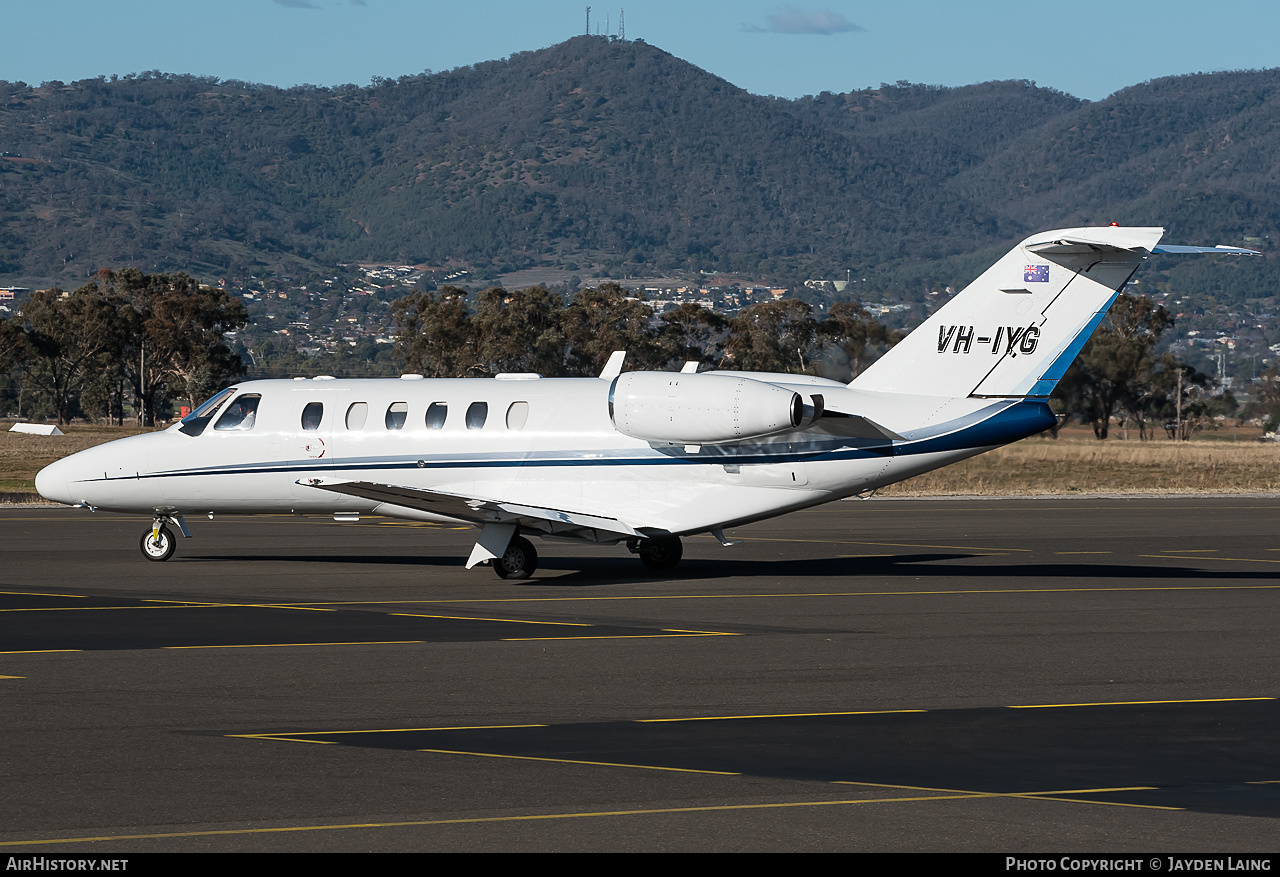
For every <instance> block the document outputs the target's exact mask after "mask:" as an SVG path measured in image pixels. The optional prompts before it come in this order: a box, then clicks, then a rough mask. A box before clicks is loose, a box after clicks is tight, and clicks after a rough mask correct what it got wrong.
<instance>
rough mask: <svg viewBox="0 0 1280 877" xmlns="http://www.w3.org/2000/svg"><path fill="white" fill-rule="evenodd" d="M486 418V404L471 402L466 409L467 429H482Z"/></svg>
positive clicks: (487, 415)
mask: <svg viewBox="0 0 1280 877" xmlns="http://www.w3.org/2000/svg"><path fill="white" fill-rule="evenodd" d="M488 417H489V403H488V402H472V403H471V405H470V407H468V408H467V429H482V428H483V427H484V422H485V420H486V419H488Z"/></svg>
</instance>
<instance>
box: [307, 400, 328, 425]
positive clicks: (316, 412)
mask: <svg viewBox="0 0 1280 877" xmlns="http://www.w3.org/2000/svg"><path fill="white" fill-rule="evenodd" d="M322 420H324V403H323V402H308V403H307V407H306V408H303V409H302V428H303V429H305V430H307V431H314V430H317V429H319V428H320V421H322Z"/></svg>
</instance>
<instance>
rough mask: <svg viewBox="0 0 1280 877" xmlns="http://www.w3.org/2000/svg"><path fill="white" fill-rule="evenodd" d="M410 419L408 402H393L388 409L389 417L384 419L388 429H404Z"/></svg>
mask: <svg viewBox="0 0 1280 877" xmlns="http://www.w3.org/2000/svg"><path fill="white" fill-rule="evenodd" d="M408 417H409V403H408V402H392V403H391V406H390V407H389V408H387V416H386V417H384V418H383V422H384V423H386V425H387V429H404V422H405V420H406V419H407V418H408Z"/></svg>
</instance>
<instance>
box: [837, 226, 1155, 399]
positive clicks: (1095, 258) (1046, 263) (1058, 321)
mask: <svg viewBox="0 0 1280 877" xmlns="http://www.w3.org/2000/svg"><path fill="white" fill-rule="evenodd" d="M1163 234H1164V229H1162V228H1120V227H1117V226H1109V227H1104V228H1072V229H1062V230H1058V231H1047V232H1043V233H1041V234H1037V235H1033V236H1031V237H1029V238H1027V239H1026V240H1025V241H1023V242H1022V243H1021V244H1019V245H1018V246H1016V247H1014V249H1013V250H1011V251H1010V252H1009V253H1008V254H1007V255H1006V256H1005V257H1004V258H1002V259H1001V260H1000V261H999V262H997V263H996V264H995V265H993V266H992V267H991V268H989V269H987V270H986V271H985V272H983V274H982V276H980V277H979V278H978V279H977V280H975V281H973V283H971V284H969V285H968V286H967V287H965V288H964V290H963V291H962V292H961V293H960V294H959V295H957V296H956V297H955V298H954V299H953V300H952V301H950V302H948V303H947V304H946V305H945V306H944V307H943V308H942V309H941V310H939V311H938V312H937V313H936V314H934V315H933V316H932V317H930V318H929V319H928V320H926V321H925V322H924V323H923V324H921V325H920V327H919V328H917V329H916V330H915V331H914V332H912V333H911V334H910V335H908V336H907V337H906V338H905V339H903V340H902V341H901V342H899V343H898V344H897V345H896V346H895V347H894V348H893V349H892V350H890V351H889V352H888V353H887V354H885V355H884V356H883V357H881V358H880V359H879V360H878V361H876V362H875V363H874V364H872V365H871V367H870V368H868V369H867V370H866V371H865V372H863V373H862V374H861V375H859V376H858V377H857V379H855V380H854V381H853V383H851V384H850V386H851V387H854V388H856V389H859V390H875V391H883V392H892V393H914V394H920V395H928V396H950V397H961V396H972V397H977V398H1026V397H1033V398H1037V397H1038V398H1043V397H1046V396H1048V395H1049V393H1051V392H1052V391H1053V388H1054V386H1055V385H1056V384H1057V383H1058V381H1059V380H1060V379H1061V378H1062V375H1063V373H1064V372H1065V371H1066V370H1067V366H1069V365H1070V364H1071V362H1072V361H1073V360H1074V359H1075V357H1076V354H1078V353H1079V352H1080V348H1082V347H1083V346H1084V344H1085V342H1086V341H1088V340H1089V336H1090V335H1092V334H1093V330H1094V329H1096V328H1097V326H1098V323H1100V322H1101V321H1102V317H1103V316H1104V315H1105V314H1106V312H1107V308H1109V307H1110V306H1111V303H1112V302H1113V301H1115V298H1116V296H1117V294H1118V293H1119V291H1120V289H1121V288H1123V286H1124V285H1125V283H1126V282H1127V281H1128V279H1129V278H1130V277H1131V276H1132V275H1133V272H1134V270H1135V269H1136V268H1137V267H1138V265H1139V264H1140V263H1141V262H1142V260H1143V259H1145V258H1146V257H1147V256H1148V255H1150V253H1151V251H1152V249H1153V248H1154V247H1155V246H1156V244H1157V243H1158V242H1159V240H1160V237H1161V236H1162V235H1163Z"/></svg>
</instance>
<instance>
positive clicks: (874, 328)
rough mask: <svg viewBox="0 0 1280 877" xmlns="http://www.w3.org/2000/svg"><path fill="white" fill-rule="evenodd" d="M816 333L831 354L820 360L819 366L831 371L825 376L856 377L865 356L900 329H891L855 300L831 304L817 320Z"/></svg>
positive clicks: (894, 338) (883, 345) (895, 339)
mask: <svg viewBox="0 0 1280 877" xmlns="http://www.w3.org/2000/svg"><path fill="white" fill-rule="evenodd" d="M818 333H819V335H820V336H821V338H822V340H823V341H824V342H825V343H826V344H827V347H828V350H829V351H831V353H833V354H834V356H831V357H830V359H829V360H828V361H825V362H824V363H823V370H824V371H825V372H833V373H834V374H831V375H828V377H836V378H839V379H843V380H852V379H853V378H856V377H857V376H858V374H859V373H860V372H861V371H862V368H863V367H864V366H865V365H868V364H869V362H868V360H869V359H874V358H875V356H876V355H878V354H879V353H880V352H883V350H884V349H887V348H889V347H892V346H893V345H894V344H897V343H898V341H900V340H901V339H902V338H903V336H904V333H903V332H891V331H890V330H889V329H888V328H887V327H886V326H885V325H884V324H883V323H881V322H880V321H879V320H877V319H875V318H874V317H872V316H871V314H870V313H869V312H868V311H867V309H866V308H864V307H863V306H862V305H861V304H859V303H858V302H856V301H842V302H837V303H836V304H833V305H832V306H831V310H830V311H828V316H827V318H826V319H825V320H823V321H822V322H821V323H819V324H818ZM869 353H870V354H872V355H871V356H870V357H869V356H868V354H869ZM846 376H847V377H846Z"/></svg>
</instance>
